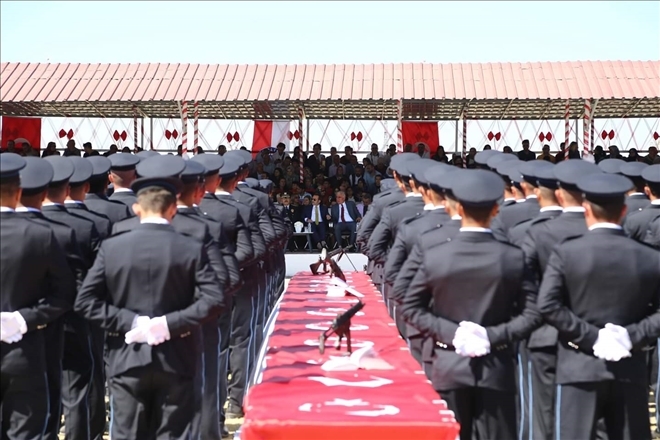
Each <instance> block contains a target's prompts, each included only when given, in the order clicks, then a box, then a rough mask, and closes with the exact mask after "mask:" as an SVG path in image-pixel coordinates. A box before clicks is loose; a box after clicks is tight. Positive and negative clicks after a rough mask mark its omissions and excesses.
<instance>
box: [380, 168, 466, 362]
mask: <svg viewBox="0 0 660 440" xmlns="http://www.w3.org/2000/svg"><path fill="white" fill-rule="evenodd" d="M409 168H410V171H411V178H412V183H411V185H412V186H414V187H415V188H416V189H417V190H418V191H419V192H420V194H421V195H422V200H423V201H424V203H425V204H424V210H423V211H422V212H421V213H419V214H418V215H416V216H414V217H409V218H407V219H405V220H403V222H401V225H400V226H399V228H398V232H397V234H396V238H395V239H394V244H393V245H392V248H391V250H390V252H389V254H388V256H387V261H386V263H385V283H386V285H387V290H386V291H387V293H388V295H389V300H390V302H392V303H393V304H394V306H395V307H396V308H400V307H401V301H400V300H397V299H395V298H393V296H392V290H393V289H392V287H393V285H394V282H395V281H396V277H397V275H398V274H399V272H400V271H401V267H402V266H403V264H404V262H405V261H406V259H407V258H408V256H409V255H410V252H411V251H412V248H413V246H414V245H415V243H416V242H417V238H418V237H419V235H420V234H422V233H424V232H425V231H427V230H429V229H432V228H433V227H434V226H437V225H439V224H442V223H444V222H446V221H448V220H449V219H450V217H449V215H448V214H447V211H446V210H445V196H444V192H443V190H442V189H441V188H440V187H439V186H438V185H436V183H435V182H436V181H437V180H438V179H439V178H440V176H441V175H442V174H443V173H450V172H451V171H454V168H451V167H449V166H448V165H445V164H442V163H438V162H435V161H432V160H419V161H415V162H411V163H410V164H409ZM427 176H429V177H427ZM394 318H395V322H396V325H397V328H398V330H399V333H401V334H402V335H405V337H406V339H407V340H408V346H409V347H410V352H411V354H412V355H413V357H414V358H415V360H417V362H419V363H420V364H421V363H422V340H423V338H422V335H421V334H420V333H419V332H418V331H417V330H416V329H415V328H414V327H411V326H409V325H408V326H406V324H405V322H404V321H403V318H402V317H401V314H400V313H396V309H395V313H394Z"/></svg>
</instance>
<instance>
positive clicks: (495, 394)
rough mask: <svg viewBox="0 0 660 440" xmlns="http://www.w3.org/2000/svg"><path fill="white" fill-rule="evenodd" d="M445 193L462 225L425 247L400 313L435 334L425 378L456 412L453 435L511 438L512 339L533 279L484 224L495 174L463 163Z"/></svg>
mask: <svg viewBox="0 0 660 440" xmlns="http://www.w3.org/2000/svg"><path fill="white" fill-rule="evenodd" d="M452 192H453V194H454V196H455V197H456V199H457V200H458V201H459V205H458V211H459V213H460V215H461V217H462V220H461V222H462V227H461V229H460V231H459V233H458V235H456V237H455V238H454V239H453V240H451V241H448V242H446V243H445V244H441V245H439V246H436V247H434V248H433V249H430V250H428V252H425V254H424V261H423V263H422V265H421V266H420V268H419V270H418V272H417V274H416V275H415V278H414V279H413V281H412V283H411V285H410V288H409V292H408V294H407V295H406V296H405V298H404V303H403V310H402V313H403V315H404V317H405V319H406V320H407V321H408V322H410V323H411V325H413V326H415V327H416V328H417V329H418V330H419V331H420V332H422V334H424V335H428V336H431V337H433V338H434V339H435V341H436V352H435V360H434V363H433V371H432V374H431V378H432V379H431V381H432V383H433V387H434V388H435V389H436V390H437V391H438V393H439V394H440V395H441V396H442V397H443V399H444V400H446V401H447V405H448V406H449V408H450V409H451V410H452V411H454V413H455V414H456V419H457V420H458V422H459V423H460V425H461V431H460V438H461V440H471V439H472V438H474V437H476V438H485V439H505V438H506V439H513V438H516V434H517V432H516V410H515V407H516V403H515V383H514V382H515V380H514V371H515V369H514V362H513V344H514V343H515V342H516V341H518V340H520V339H522V338H525V337H527V335H529V333H530V332H531V331H532V330H533V329H534V328H535V327H536V326H538V325H539V324H540V322H541V318H540V316H539V315H538V312H536V310H535V307H534V304H535V301H536V286H535V284H534V282H533V279H532V277H531V276H530V272H529V270H528V269H527V268H526V267H525V264H524V261H523V255H522V252H521V251H520V249H518V248H516V247H514V246H511V245H509V244H506V243H502V242H499V241H497V240H496V239H495V238H494V237H493V235H492V233H491V231H490V229H488V225H489V223H490V220H491V219H492V217H493V216H494V215H495V213H496V212H497V209H498V206H497V202H498V201H499V200H500V199H501V198H502V194H503V193H504V183H503V182H502V179H501V178H500V177H499V176H497V175H496V174H494V173H492V172H491V171H486V170H466V171H463V172H461V175H460V180H459V181H456V182H455V184H454V185H452ZM431 300H432V301H433V305H432V307H431V308H429V303H430V301H431Z"/></svg>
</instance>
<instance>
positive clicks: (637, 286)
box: [358, 151, 660, 440]
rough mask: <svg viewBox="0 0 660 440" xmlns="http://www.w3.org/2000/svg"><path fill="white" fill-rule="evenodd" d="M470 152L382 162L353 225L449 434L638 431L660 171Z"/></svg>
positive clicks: (656, 279) (656, 319)
mask: <svg viewBox="0 0 660 440" xmlns="http://www.w3.org/2000/svg"><path fill="white" fill-rule="evenodd" d="M476 162H477V164H478V165H479V167H480V168H481V169H479V170H464V169H460V168H455V167H450V166H446V165H444V164H438V163H433V162H431V161H430V160H426V159H420V158H419V156H417V155H412V154H406V153H404V154H398V155H396V156H394V157H393V158H392V163H391V169H392V171H393V175H394V179H395V181H396V188H394V189H391V190H389V191H385V192H382V193H380V194H379V195H377V196H376V197H374V202H373V204H372V208H371V209H370V210H369V213H368V214H367V216H365V219H364V220H363V222H362V224H361V226H360V229H359V230H358V240H359V241H360V242H361V245H362V249H364V250H365V253H366V254H367V256H368V257H369V259H370V268H371V269H372V272H373V271H374V268H376V269H377V267H378V266H384V269H383V271H384V272H383V274H382V275H381V276H382V282H383V292H384V295H385V300H386V302H387V303H388V308H389V309H390V312H391V313H392V314H393V317H394V319H395V321H396V323H397V327H398V329H399V331H400V332H401V334H402V336H403V337H404V338H406V339H407V340H408V342H409V347H410V351H411V354H412V355H413V356H414V357H415V359H417V360H418V361H419V362H420V364H421V365H423V367H424V370H425V372H426V373H427V375H428V377H429V379H430V380H431V382H432V384H433V386H434V388H435V389H436V390H437V391H438V392H439V394H440V395H441V396H442V397H443V398H444V399H445V400H446V401H447V403H448V405H449V407H450V409H452V410H453V411H454V412H455V413H456V417H457V419H458V421H459V423H460V424H461V434H460V437H461V439H466V440H467V439H473V438H480V439H515V438H519V439H522V438H525V439H527V438H529V439H550V438H556V439H567V440H574V439H593V438H609V439H611V440H614V439H650V438H651V432H650V424H649V414H648V406H647V403H648V396H649V376H648V365H647V362H648V358H647V355H648V354H649V353H650V350H651V349H652V347H653V345H655V343H656V340H657V338H658V337H660V252H658V250H656V249H653V248H652V247H650V246H648V245H646V244H644V243H642V240H648V237H651V236H652V232H653V231H652V230H651V229H652V227H653V222H654V221H658V220H657V214H656V213H659V212H660V211H659V210H658V208H660V201H659V199H660V197H659V196H660V166H658V165H654V166H643V165H642V166H639V165H637V164H628V165H633V166H632V167H630V166H623V165H622V164H618V165H621V167H618V168H617V167H616V166H614V167H612V165H613V164H611V163H608V162H606V161H603V162H605V163H604V164H603V162H601V164H602V165H601V166H600V167H599V166H597V165H595V164H592V163H589V162H587V161H583V160H579V159H576V160H567V161H563V162H561V163H560V164H557V165H553V164H550V163H548V162H543V161H534V162H521V161H519V160H518V159H517V158H516V157H515V156H513V155H507V154H502V153H499V152H497V151H488V152H482V153H479V154H478V155H477V157H476ZM614 165H616V164H614ZM610 167H612V168H610ZM627 206H628V208H627V209H626V207H627ZM654 218H655V220H653V219H654ZM622 223H623V224H624V228H625V231H629V230H632V229H633V225H634V228H635V229H636V230H640V231H648V233H645V234H641V233H640V234H638V235H633V234H630V235H629V236H626V232H625V231H624V228H622V226H621V224H622ZM642 236H644V237H647V238H642ZM376 275H377V274H376ZM654 370H655V372H656V374H657V364H656V365H655V366H654ZM654 380H655V381H657V376H656V378H655V379H654ZM656 394H657V393H656Z"/></svg>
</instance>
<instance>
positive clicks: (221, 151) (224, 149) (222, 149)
mask: <svg viewBox="0 0 660 440" xmlns="http://www.w3.org/2000/svg"><path fill="white" fill-rule="evenodd" d="M226 152H227V147H225V146H224V145H219V146H218V154H219V155H220V156H224V155H225V153H226Z"/></svg>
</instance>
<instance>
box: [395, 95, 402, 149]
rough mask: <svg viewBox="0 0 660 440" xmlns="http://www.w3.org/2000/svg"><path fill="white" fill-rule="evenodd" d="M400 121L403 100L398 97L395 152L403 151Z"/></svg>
mask: <svg viewBox="0 0 660 440" xmlns="http://www.w3.org/2000/svg"><path fill="white" fill-rule="evenodd" d="M402 121H403V102H402V100H401V99H399V100H398V101H397V102H396V152H397V153H403V131H402V127H401V125H402Z"/></svg>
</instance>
